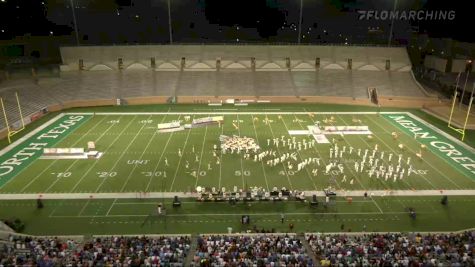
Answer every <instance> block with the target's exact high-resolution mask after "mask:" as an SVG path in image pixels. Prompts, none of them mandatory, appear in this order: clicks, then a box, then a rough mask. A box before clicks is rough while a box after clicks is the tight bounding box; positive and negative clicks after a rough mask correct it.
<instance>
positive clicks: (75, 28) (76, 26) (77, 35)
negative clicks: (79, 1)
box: [69, 0, 79, 46]
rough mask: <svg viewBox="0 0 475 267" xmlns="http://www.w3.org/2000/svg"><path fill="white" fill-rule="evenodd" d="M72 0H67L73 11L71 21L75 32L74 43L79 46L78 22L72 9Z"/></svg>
mask: <svg viewBox="0 0 475 267" xmlns="http://www.w3.org/2000/svg"><path fill="white" fill-rule="evenodd" d="M73 1H74V0H69V3H70V5H71V10H72V12H73V23H74V32H75V34H76V45H77V46H79V33H78V23H77V20H76V12H75V11H74V9H75V8H74V2H73Z"/></svg>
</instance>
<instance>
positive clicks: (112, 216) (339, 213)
mask: <svg viewBox="0 0 475 267" xmlns="http://www.w3.org/2000/svg"><path fill="white" fill-rule="evenodd" d="M417 213H418V214H434V213H435V212H417ZM281 214H282V213H280V212H268V213H265V212H259V213H249V212H247V213H246V212H243V213H186V214H168V215H167V217H187V216H192V217H200V216H241V215H252V216H280V215H281ZM285 214H286V215H288V216H296V215H315V214H323V215H381V213H379V212H289V213H285ZM384 214H388V215H390V214H407V211H390V212H385V213H384ZM148 216H150V215H149V214H113V215H83V216H77V215H53V216H51V217H52V218H108V217H109V218H114V217H148Z"/></svg>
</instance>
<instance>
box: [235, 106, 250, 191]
mask: <svg viewBox="0 0 475 267" xmlns="http://www.w3.org/2000/svg"><path fill="white" fill-rule="evenodd" d="M236 118H237V125H238V134H239V137H242V136H241V124H240V123H239V114H236ZM243 153H244V152H243ZM239 159H240V161H241V180H242V189H244V190H247V188H246V186H245V185H244V169H243V167H242V157H241V156H240V155H239Z"/></svg>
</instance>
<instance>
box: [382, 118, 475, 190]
mask: <svg viewBox="0 0 475 267" xmlns="http://www.w3.org/2000/svg"><path fill="white" fill-rule="evenodd" d="M410 117H412V118H413V119H415V120H418V121H419V122H420V123H422V124H424V125H425V126H427V127H429V128H430V129H431V130H433V131H435V132H436V133H438V134H440V135H443V136H444V137H446V138H447V139H450V140H451V141H454V142H455V143H457V144H458V145H460V146H463V147H464V148H465V149H467V150H468V151H469V152H472V153H475V151H474V150H473V148H471V147H469V146H467V145H466V144H465V143H461V142H460V141H459V140H457V139H455V138H454V137H452V136H450V135H448V134H447V133H444V132H442V131H441V130H440V129H438V128H436V127H434V126H433V125H431V124H430V123H427V122H425V121H424V120H422V119H420V118H419V117H417V116H415V115H412V114H410ZM378 126H379V125H378ZM383 130H384V129H383ZM404 133H405V134H406V135H407V136H409V137H411V136H410V135H409V134H408V133H406V132H405V131H404ZM416 142H417V143H418V144H421V143H420V142H419V141H417V139H416ZM410 150H411V149H410ZM411 151H413V150H411ZM413 152H414V151H413ZM436 156H437V157H439V155H437V154H436ZM439 158H440V159H442V160H443V161H445V159H444V158H441V157H439ZM428 163H429V162H428ZM447 164H449V165H451V164H450V163H448V162H447ZM429 165H430V166H431V167H432V168H433V169H435V170H436V171H437V172H438V173H440V174H442V176H443V177H444V178H446V179H448V180H449V181H450V182H452V183H453V184H456V183H455V182H454V181H453V180H452V179H450V178H449V177H448V176H446V175H445V174H443V173H442V172H441V171H440V170H439V169H438V168H436V167H435V166H433V165H432V164H431V163H429ZM456 170H457V171H458V172H460V173H461V174H462V176H463V177H466V178H467V179H469V180H470V181H471V182H474V183H475V180H474V179H471V178H470V177H467V176H466V175H465V173H463V172H461V171H459V170H458V169H456ZM456 185H457V186H458V184H456ZM458 187H459V188H461V187H460V186H458Z"/></svg>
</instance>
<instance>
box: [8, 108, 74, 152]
mask: <svg viewBox="0 0 475 267" xmlns="http://www.w3.org/2000/svg"><path fill="white" fill-rule="evenodd" d="M63 116H66V114H65V113H61V114H58V115H57V116H55V117H54V118H52V119H50V120H48V121H47V122H45V123H43V124H41V125H40V126H38V127H37V128H35V129H34V130H33V131H31V132H29V133H27V134H25V135H24V136H22V137H21V138H19V139H18V140H16V141H15V142H13V143H11V144H9V145H8V146H6V147H4V148H3V149H2V150H0V157H1V156H3V155H5V153H7V152H10V150H12V149H14V148H15V147H16V146H18V145H19V144H21V143H23V142H24V141H26V140H28V139H30V138H31V137H32V136H33V135H35V134H37V133H38V132H40V131H42V130H44V129H45V128H46V127H48V126H50V125H51V124H53V123H54V122H56V121H57V120H59V119H61V118H62V117H63Z"/></svg>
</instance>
